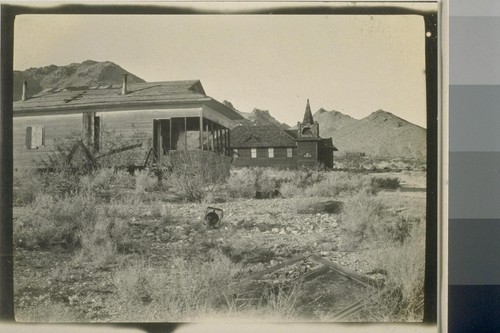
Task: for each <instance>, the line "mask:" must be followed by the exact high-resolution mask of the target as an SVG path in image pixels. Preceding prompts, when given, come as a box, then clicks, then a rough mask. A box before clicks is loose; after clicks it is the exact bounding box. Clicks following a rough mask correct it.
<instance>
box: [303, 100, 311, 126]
mask: <svg viewBox="0 0 500 333" xmlns="http://www.w3.org/2000/svg"><path fill="white" fill-rule="evenodd" d="M302 124H304V125H305V124H311V125H314V119H313V115H312V112H311V106H310V105H309V99H308V100H307V105H306V111H305V112H304V120H302Z"/></svg>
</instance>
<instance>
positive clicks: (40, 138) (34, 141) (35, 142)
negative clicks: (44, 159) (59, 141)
mask: <svg viewBox="0 0 500 333" xmlns="http://www.w3.org/2000/svg"><path fill="white" fill-rule="evenodd" d="M43 146H45V128H44V127H43V126H28V127H26V148H28V149H38V148H40V147H43Z"/></svg>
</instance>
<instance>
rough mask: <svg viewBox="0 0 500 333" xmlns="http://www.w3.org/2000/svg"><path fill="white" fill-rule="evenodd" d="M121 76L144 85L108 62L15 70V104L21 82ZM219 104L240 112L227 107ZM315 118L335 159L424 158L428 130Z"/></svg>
mask: <svg viewBox="0 0 500 333" xmlns="http://www.w3.org/2000/svg"><path fill="white" fill-rule="evenodd" d="M123 73H127V74H128V82H131V83H141V82H145V81H144V80H143V79H141V78H140V77H138V76H136V75H134V74H132V73H130V72H128V71H126V70H124V69H123V68H121V67H120V66H119V65H117V64H115V63H113V62H110V61H103V62H97V61H93V60H86V61H84V62H82V63H72V64H70V65H67V66H56V65H50V66H45V67H40V68H29V69H27V70H25V71H14V100H19V99H21V95H22V84H23V81H24V80H26V81H27V82H28V87H27V88H28V91H27V92H28V94H29V95H34V94H36V93H38V92H40V91H42V90H44V89H47V88H55V87H61V88H62V87H79V86H96V85H110V84H115V85H121V84H122V80H123ZM223 103H224V104H226V105H227V106H229V107H231V108H233V109H235V110H236V111H238V110H237V109H236V108H234V106H233V105H232V104H231V102H228V101H224V102H223ZM238 112H239V113H240V114H241V115H242V116H243V118H244V119H243V120H240V121H237V122H235V123H234V124H233V125H234V126H236V125H274V126H278V127H280V128H282V129H287V128H290V126H288V125H287V124H284V123H281V122H279V121H278V120H276V119H275V118H274V117H273V116H272V115H271V112H269V110H260V109H257V108H255V109H254V110H253V111H252V112H241V111H238ZM313 118H314V120H316V121H318V123H319V128H320V136H321V137H323V138H328V137H332V138H333V143H334V145H335V146H336V147H337V148H338V150H339V151H338V152H337V153H336V154H338V155H342V154H345V153H347V152H356V153H365V154H366V155H369V156H374V157H391V158H410V159H425V156H426V132H427V131H426V129H425V128H422V127H420V126H417V125H415V124H412V123H410V122H408V121H406V120H404V119H402V118H399V117H397V116H395V115H394V114H392V113H390V112H387V111H384V110H378V111H375V112H373V113H372V114H370V115H369V116H367V117H365V118H362V119H359V120H358V119H355V118H353V117H351V116H349V115H346V114H343V113H341V112H339V111H335V110H332V111H327V110H325V109H323V108H321V109H319V110H318V111H317V112H316V113H314V115H313ZM297 120H301V119H297Z"/></svg>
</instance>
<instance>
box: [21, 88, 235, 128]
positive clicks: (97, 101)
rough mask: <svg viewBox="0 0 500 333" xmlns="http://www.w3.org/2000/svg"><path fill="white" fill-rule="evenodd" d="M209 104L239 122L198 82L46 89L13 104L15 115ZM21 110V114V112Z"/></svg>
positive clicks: (229, 109)
mask: <svg viewBox="0 0 500 333" xmlns="http://www.w3.org/2000/svg"><path fill="white" fill-rule="evenodd" d="M200 103H208V104H211V105H212V106H215V107H217V108H218V109H220V110H222V111H223V112H224V114H225V115H226V116H227V117H228V118H230V119H241V118H242V117H241V115H239V114H238V113H237V112H236V111H234V110H233V109H231V108H229V107H227V106H225V105H224V104H222V103H220V102H218V101H216V100H215V99H213V98H211V97H209V96H207V95H206V94H205V90H204V89H203V86H202V85H201V82H200V81H199V80H191V81H164V82H147V83H130V84H128V85H127V94H125V95H122V90H121V85H106V86H92V87H66V88H49V89H45V90H43V91H41V92H40V93H38V94H36V95H34V96H30V97H29V98H28V99H27V100H26V101H16V102H14V116H15V115H16V113H18V114H21V113H27V112H30V113H34V112H41V111H45V112H55V113H57V112H63V111H64V110H80V111H81V110H86V109H87V110H88V109H93V108H95V109H101V110H103V109H106V108H114V107H141V106H155V105H158V106H160V105H179V104H200ZM23 111H24V112H23Z"/></svg>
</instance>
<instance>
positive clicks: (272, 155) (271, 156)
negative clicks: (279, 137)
mask: <svg viewBox="0 0 500 333" xmlns="http://www.w3.org/2000/svg"><path fill="white" fill-rule="evenodd" d="M267 151H268V152H269V158H273V157H274V148H268V149H267Z"/></svg>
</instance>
